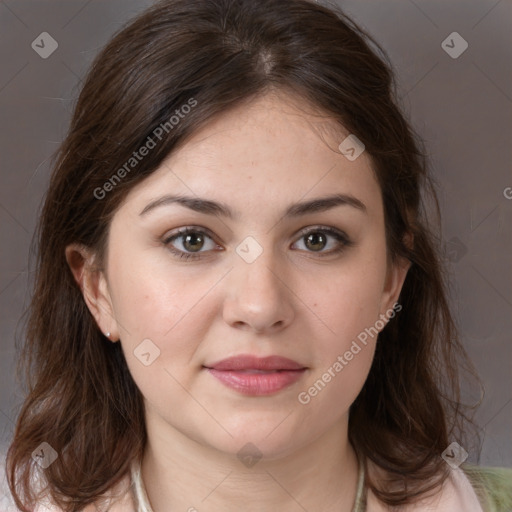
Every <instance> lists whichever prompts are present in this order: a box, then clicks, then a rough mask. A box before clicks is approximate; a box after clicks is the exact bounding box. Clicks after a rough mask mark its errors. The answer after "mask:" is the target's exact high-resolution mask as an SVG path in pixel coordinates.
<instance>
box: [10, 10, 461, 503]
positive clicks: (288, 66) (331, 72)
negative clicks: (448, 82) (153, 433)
mask: <svg viewBox="0 0 512 512" xmlns="http://www.w3.org/2000/svg"><path fill="white" fill-rule="evenodd" d="M372 45H373V46H374V49H372V48H371V46H372ZM379 52H380V54H381V55H380V56H379V55H378V53H379ZM271 89H276V90H285V91H288V92H289V93H294V94H296V95H298V96H299V97H300V98H302V99H304V100H305V101H306V102H308V103H309V104H311V105H313V106H314V107H315V108H316V109H317V111H319V112H321V113H325V114H326V115H328V116H329V117H330V118H332V119H334V120H335V121H337V122H338V123H339V126H340V127H343V128H344V129H346V130H348V131H349V132H350V133H353V134H355V135H356V136H357V137H358V138H359V139H360V140H361V141H363V143H364V144H365V148H366V151H367V153H368V154H369V155H370V157H371V159H372V163H373V168H374V171H375V173H376V176H377V178H378V181H379V183H380V187H381V190H382V197H383V203H384V209H385V223H386V235H387V240H388V250H389V253H390V255H391V256H392V257H393V258H397V257H399V256H401V257H406V258H408V259H409V260H410V261H411V262H412V266H411V268H410V270H409V272H408V275H407V278H406V281H405V284H404V286H403V289H402V292H401V296H400V299H399V302H400V303H401V304H402V306H403V309H402V311H401V312H400V314H398V315H397V316H396V318H394V319H393V320H392V321H390V322H389V324H388V325H387V326H386V327H385V328H384V330H383V331H382V333H381V334H380V336H379V343H378V344H377V349H376V353H375V357H374V361H373V365H372V368H371V370H370V373H369V376H368V379H367V381H366V383H365V384H364V387H363V389H362V391H361V393H360V394H359V396H358V397H357V399H356V400H355V402H354V403H353V404H352V406H351V408H350V420H349V438H350V441H351V442H352V444H353V445H354V447H355V448H356V450H358V451H360V452H361V453H362V454H363V455H364V456H366V457H368V458H369V459H370V460H372V461H373V462H374V463H375V464H376V465H378V466H379V467H380V468H382V469H383V470H385V472H386V473H387V478H386V481H384V480H382V479H380V480H377V479H373V480H372V477H371V476H370V475H368V478H367V485H368V486H369V487H370V488H371V489H372V491H373V492H374V493H375V494H376V496H377V497H378V498H379V499H380V500H382V501H383V502H384V503H387V504H392V505H399V504H405V503H410V502H412V501H414V500H416V499H417V498H419V497H420V496H423V495H425V493H428V492H429V491H433V490H435V489H437V488H438V486H439V485H440V484H441V483H442V482H443V480H444V479H445V477H446V475H447V470H446V467H447V466H446V464H445V463H444V461H443V459H442V458H441V457H440V454H441V452H442V451H443V450H444V449H445V448H446V447H447V445H448V444H449V438H450V437H451V436H455V435H458V436H462V435H463V428H462V419H463V418H465V416H464V415H462V414H461V411H460V408H461V405H460V393H459V382H458V360H459V357H460V361H466V359H465V357H466V356H465V353H464V350H463V348H462V346H461V344H460V343H459V341H458V339H457V332H456V329H455V326H454V321H453V319H452V316H451V314H450V311H449V308H448V304H447V298H446V297H447V295H446V291H445V279H444V277H443V274H442V271H441V268H442V266H441V260H440V256H439V249H438V244H437V240H436V238H435V237H434V236H433V234H432V233H431V230H430V229H429V227H428V225H427V223H426V220H425V219H426V215H425V206H424V200H423V199H422V193H423V192H425V193H426V192H430V193H431V194H433V195H431V196H432V197H433V198H434V205H437V200H436V198H435V192H434V191H433V190H432V187H431V178H430V177H429V175H428V172H427V168H428V163H427V157H426V156H425V152H424V150H423V148H422V147H421V141H420V140H419V137H418V136H417V135H416V134H415V133H414V131H413V129H412V128H411V126H410V125H409V124H408V122H407V121H406V119H405V118H404V116H403V115H402V113H401V112H400V109H399V107H398V100H397V99H396V85H395V83H394V74H393V69H392V66H391V64H390V63H389V59H388V58H387V57H386V54H385V52H384V51H383V50H382V49H381V48H380V46H379V45H378V44H377V43H376V42H375V41H374V40H373V39H372V38H371V37H370V36H369V35H368V34H366V33H365V32H364V31H363V30H362V29H361V28H360V27H359V26H358V25H357V24H356V23H354V22H353V21H352V20H351V19H349V18H348V17H347V16H346V15H345V14H344V13H343V12H342V11H341V10H339V9H334V8H332V9H331V8H327V7H324V6H322V5H319V4H315V3H313V2H309V1H307V0H258V1H254V0H215V1H213V0H166V1H163V2H160V3H157V4H156V5H154V6H152V7H151V8H149V9H148V10H147V11H145V12H143V13H142V14H141V15H140V16H138V17H137V18H136V19H135V20H134V21H133V22H132V23H130V24H129V25H128V26H127V27H126V28H124V29H123V30H121V31H120V32H119V33H118V34H117V35H116V36H115V37H114V38H113V39H112V40H111V41H110V42H109V43H108V44H107V46H106V47H105V48H104V49H103V51H102V52H101V53H100V54H99V55H98V56H97V58H96V60H95V62H94V63H93V66H92V68H91V70H90V72H89V74H88V76H87V79H86V81H85V83H84V86H83V89H82V91H81V94H80V96H79V99H78V102H77V105H76V108H75V111H74V114H73V117H72V121H71V126H70V129H69V134H68V135H67V137H66V139H65V140H64V142H63V144H62V145H61V148H60V150H59V153H58V155H57V159H56V161H55V166H54V170H53V173H52V176H51V182H50V185H49V190H48V194H47V197H46V200H45V203H44V207H43V210H42V215H41V219H40V224H39V229H38V233H37V235H38V238H37V241H38V263H37V272H36V280H35V289H34V293H33V299H32V303H31V306H30V310H29V319H28V324H27V333H26V343H25V346H24V351H23V354H22V355H23V357H22V358H21V360H20V361H21V364H22V368H23V369H24V370H25V372H26V378H27V383H28V395H27V398H26V400H25V402H24V404H23V407H22V409H21V412H20V414H19V417H18V420H17V426H16V430H15V435H14V439H13V441H12V444H11V446H10V449H9V452H8V458H7V467H8V473H7V474H8V480H9V485H10V488H11V491H12V493H13V495H14V497H15V500H16V503H17V505H18V507H20V508H21V509H22V510H27V508H26V507H30V506H32V505H33V504H34V503H35V502H37V500H38V499H39V497H38V496H37V493H36V491H35V490H34V488H33V487H31V476H32V475H33V472H34V471H35V470H38V468H37V465H35V463H34V462H33V460H32V457H31V454H32V452H33V451H34V450H35V449H36V448H37V447H38V446H39V445H40V444H41V443H42V442H47V443H48V444H49V445H50V446H52V448H53V449H55V450H56V451H57V453H58V455H59V457H58V458H57V460H56V461H55V462H54V463H53V464H51V465H50V466H49V467H48V468H47V469H45V470H44V478H45V480H46V482H47V483H48V492H49V495H50V496H51V498H52V500H53V501H54V502H55V503H56V504H57V505H59V506H60V507H61V508H63V509H64V510H66V511H78V510H81V509H82V508H83V507H84V506H86V505H87V504H89V503H92V502H94V501H95V500H97V499H98V498H99V497H100V495H102V494H103V493H105V492H106V491H107V490H108V489H109V488H111V487H112V486H113V485H114V484H116V483H117V482H119V481H120V480H121V479H122V477H123V476H125V475H126V474H127V472H128V471H129V467H130V464H131V463H132V461H133V460H134V458H136V457H141V455H142V453H143V450H144V446H145V441H146V432H145V425H144V407H143V401H142V396H141V394H140V392H139V390H138V388H137V386H136V385H135V383H134V381H133V379H132V377H131V375H130V373H129V371H128V368H127V365H126V362H125V359H124V356H123V353H122V350H121V346H120V344H119V343H115V344H112V343H109V342H108V341H107V340H106V339H105V337H104V336H103V334H102V333H101V332H100V331H99V329H98V327H97V325H96V322H95V321H94V318H93V316H92V315H91V313H90V312H89V310H88V308H87V306H86V303H85V301H84V299H83V296H82V293H81V290H80V288H79V286H78V285H77V283H76V282H75V280H74V278H73V275H72V273H71V271H70V269H69V267H68V264H67V262H66V259H65V248H66V246H68V245H70V244H72V243H78V244H82V245H84V246H86V247H89V248H91V249H92V250H93V251H95V252H96V253H97V255H98V256H99V261H100V263H101V261H102V257H103V256H104V251H105V249H106V240H107V235H108V228H109V223H110V221H111V219H112V217H113V215H114V214H115V212H116V209H117V208H118V207H119V205H120V204H121V203H122V201H123V199H124V197H125V196H126V194H127V193H128V192H129V191H130V190H131V189H132V188H133V187H134V186H135V185H136V184H138V183H140V182H141V181H142V180H144V179H145V178H146V177H147V176H148V175H150V174H151V173H152V172H153V171H154V170H155V169H156V168H158V166H159V165H160V164H161V163H162V161H163V160H164V158H166V157H167V156H168V155H169V154H170V153H171V152H172V151H173V150H174V149H175V148H177V147H178V144H183V143H184V142H185V141H186V140H187V137H189V136H190V135H191V134H193V133H194V132H196V131H197V130H198V129H199V128H200V127H201V126H203V125H205V123H207V122H208V121H210V120H212V119H213V118H214V117H215V116H216V115H220V114H222V113H224V112H226V110H227V109H230V108H233V107H235V106H237V105H240V103H241V102H242V101H249V100H251V99H254V98H256V97H257V96H259V95H261V94H264V93H265V92H267V91H269V90H271ZM191 99H192V100H193V101H195V102H196V104H195V106H194V108H192V109H190V111H189V112H188V113H187V115H186V116H183V118H182V119H180V121H179V123H177V124H175V125H173V126H172V129H171V128H169V126H170V125H169V118H170V117H171V116H172V115H173V114H174V113H175V112H176V109H179V108H180V107H181V106H182V105H185V104H187V103H188V104H190V101H191ZM165 123H168V124H167V125H165ZM163 125H165V126H167V127H168V128H169V129H168V130H166V133H165V137H162V138H161V140H159V141H158V143H157V144H156V146H155V147H154V148H153V149H152V150H151V151H150V152H149V153H148V154H147V156H145V157H144V158H143V159H141V160H140V161H138V162H137V164H136V165H135V166H133V168H132V167H130V168H129V170H127V171H126V172H125V173H121V174H122V179H119V180H117V179H116V180H113V175H114V173H116V170H119V169H121V168H123V166H125V165H126V162H127V161H129V160H130V158H132V156H133V152H134V151H137V150H138V149H139V148H140V147H141V146H142V145H143V144H144V143H145V142H146V141H147V140H148V137H151V136H152V134H154V130H155V128H157V127H159V126H160V127H162V126H163ZM124 168H125V170H126V169H127V168H126V167H124ZM118 176H120V174H119V172H118ZM109 180H110V181H109ZM107 182H108V183H110V184H111V186H108V185H107V187H105V184H106V183H107ZM107 189H108V193H103V192H98V191H101V190H103V191H105V190H107ZM99 196H101V197H99ZM407 232H409V233H411V234H412V235H413V239H414V244H413V247H408V246H407V245H406V244H405V243H404V235H405V234H406V233H407ZM455 439H457V440H459V441H460V442H462V441H461V437H455Z"/></svg>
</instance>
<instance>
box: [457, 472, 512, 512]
mask: <svg viewBox="0 0 512 512" xmlns="http://www.w3.org/2000/svg"><path fill="white" fill-rule="evenodd" d="M463 470H464V473H465V474H466V476H467V478H468V480H469V481H470V482H471V485H472V486H473V488H474V490H475V492H476V493H477V495H478V496H479V498H480V500H481V501H482V503H483V504H484V507H485V508H484V510H485V512H501V511H502V510H512V469H509V468H493V467H479V466H472V465H467V466H464V467H463Z"/></svg>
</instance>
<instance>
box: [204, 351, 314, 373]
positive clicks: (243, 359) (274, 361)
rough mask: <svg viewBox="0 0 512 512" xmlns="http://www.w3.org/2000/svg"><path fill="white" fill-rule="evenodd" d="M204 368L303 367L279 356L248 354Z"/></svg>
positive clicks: (278, 368) (270, 368) (263, 368)
mask: <svg viewBox="0 0 512 512" xmlns="http://www.w3.org/2000/svg"><path fill="white" fill-rule="evenodd" d="M205 367H206V368H213V369H215V370H224V371H227V370H269V371H271V370H302V369H304V368H305V366H303V365H301V364H299V363H297V362H296V361H293V360H292V359H288V358H286V357H281V356H268V357H257V356H253V355H248V354H241V355H238V356H233V357H228V358H227V359H222V360H221V361H217V362H215V363H212V364H208V365H205Z"/></svg>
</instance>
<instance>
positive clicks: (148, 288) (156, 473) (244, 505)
mask: <svg viewBox="0 0 512 512" xmlns="http://www.w3.org/2000/svg"><path fill="white" fill-rule="evenodd" d="M347 135H348V133H342V132H341V131H340V127H339V125H337V124H334V122H333V121H332V120H330V119H326V117H325V116H320V115H319V114H318V109H316V111H312V109H311V108H308V106H307V105H306V104H305V103H304V102H300V100H297V101H293V100H292V97H291V96H284V95H283V94H280V93H275V92H274V93H267V94H266V95H265V96H262V97H260V98H259V99H257V100H253V101H252V102H250V103H248V104H246V105H243V106H241V107H239V108H237V109H236V110H233V111H230V112H227V113H225V114H223V115H222V116H220V117H218V118H216V119H215V120H214V121H211V122H210V123H208V124H207V125H206V126H205V127H203V128H202V129H201V130H199V131H198V132H196V133H195V134H194V136H193V137H192V138H191V139H189V140H188V141H187V142H186V143H185V144H184V145H183V146H181V147H180V148H179V149H178V150H177V151H175V152H173V154H171V155H170V156H169V157H168V158H167V160H166V161H165V162H164V163H163V165H162V166H161V167H160V168H159V169H158V170H157V171H156V172H154V173H153V174H152V175H151V176H149V177H148V178H147V179H145V180H144V181H143V182H142V183H140V184H139V185H137V186H136V187H134V188H133V189H132V190H131V191H130V193H129V195H128V197H127V198H126V200H125V201H124V203H123V204H122V205H121V206H120V208H119V210H118V211H117V213H116V214H115V216H114V218H113V220H112V224H111V228H110V233H109V239H108V256H107V261H106V262H105V265H104V267H103V268H104V271H103V272H100V273H95V272H93V271H92V270H91V268H92V266H93V264H94V255H93V254H90V253H88V252H87V251H86V250H84V249H83V248H80V247H76V246H70V247H68V249H67V257H68V262H69V263H70V265H71V267H72V270H73V272H74V273H75V276H76V279H77V281H78V282H79V283H80V285H81V287H82V290H83V292H84V297H85V300H86V302H87V304H88V306H89V308H90V310H91V313H92V314H93V315H94V317H95V318H96V321H97V323H98V326H99V327H100V329H101V330H102V331H103V332H110V333H111V336H110V339H111V340H112V341H118V340H120V342H121V344H122V347H123V351H124V353H125V356H126V360H127V363H128V366H129V369H130V372H131V374H132V376H133V378H134V380H135V382H136V383H137V385H138V387H139V388H140V390H141V392H142V394H143V396H144V400H145V406H146V424H147V431H148V445H147V449H146V452H145V455H144V459H143V463H142V475H143V480H144V483H145V486H146V489H147V493H148V496H149V499H150V502H151V504H152V507H153V509H154V511H155V512H160V511H162V512H163V511H166V510H183V511H186V510H190V511H192V510H194V509H193V508H191V507H195V509H197V510H198V511H200V512H203V511H218V510H226V511H239V510H246V511H249V512H253V511H254V512H255V511H260V510H280V511H282V512H297V511H300V510H303V508H302V507H304V508H305V509H307V510H317V511H327V510H351V507H352V506H353V502H354V499H355V491H356V482H357V471H358V462H357V458H356V456H355V452H354V450H353V448H352V446H351V445H350V443H349V442H348V437H347V427H348V410H349V407H350V405H351V404H352V402H353V401H354V400H355V398H356V397H357V395H358V393H359V392H360V390H361V388H362V386H363V384H364V382H365V380H366V377H367V375H368V372H369V369H370V365H371V362H372V358H373V354H374V349H375V343H376V337H375V338H373V339H372V338H369V341H368V344H367V345H366V346H365V347H364V348H363V349H362V350H361V351H360V352H359V353H358V354H357V355H355V356H354V358H353V359H352V360H351V361H350V362H349V363H348V364H347V365H346V366H345V367H344V368H343V370H342V371H341V372H339V373H336V377H334V378H332V379H331V381H330V382H329V383H328V384H327V385H326V386H325V388H324V389H323V390H322V391H321V392H320V393H318V394H317V396H315V397H312V398H311V401H310V402H309V403H308V404H306V405H304V404H301V403H300V402H299V400H298V398H297V396H298V394H299V393H300V392H301V391H307V390H308V388H309V387H310V386H312V385H313V383H314V382H315V381H317V380H318V379H319V378H321V376H322V374H323V373H324V372H325V371H327V369H328V368H329V367H332V365H333V364H334V362H335V361H336V360H337V357H338V356H339V355H343V354H344V353H345V352H346V351H347V350H349V348H350V346H351V343H352V341H353V340H354V339H356V337H357V335H358V334H359V333H361V332H362V331H364V329H365V328H368V327H371V326H374V325H375V322H376V321H377V320H378V319H379V317H380V315H382V314H385V313H386V311H388V310H390V309H391V308H392V307H393V305H394V303H395V302H396V301H397V299H398V296H399V293H400V289H401V287H402V284H403V282H404V279H405V276H406V273H407V269H408V265H407V264H406V263H405V262H403V261H401V262H398V263H397V264H396V265H391V264H390V263H389V261H388V259H387V253H386V240H385V229H384V213H383V204H382V197H381V192H380V188H379V185H378V183H377V181H376V178H375V176H374V173H373V171H372V169H371V160H370V157H369V155H368V154H367V153H366V152H363V153H362V154H361V155H360V156H359V157H358V158H357V159H356V160H354V161H349V160H348V159H347V158H345V156H343V155H342V154H341V153H340V151H339V150H338V149H337V147H338V145H339V143H340V142H341V141H342V140H343V139H344V138H345V137H346V136H347ZM333 193H340V194H347V195H351V196H353V197H355V198H357V199H358V200H359V201H361V202H362V203H363V204H364V205H365V208H366V211H363V210H361V209H358V208H355V207H353V206H350V205H342V206H336V207H334V208H331V209H329V210H326V211H320V212H314V213H309V214H307V215H304V216H301V217H296V218H290V219H285V218H283V212H284V210H285V208H286V207H288V206H289V205H290V204H292V203H297V202H302V201H307V200H311V199H313V198H320V197H324V196H328V195H332V194H333ZM165 194H184V195H190V196H198V197H201V198H207V199H210V200H214V201H218V202H222V203H225V204H226V205H229V206H230V207H231V208H232V209H233V210H235V211H236V212H237V213H238V215H239V216H238V217H237V218H235V219H227V218H221V217H216V216H214V215H206V214H204V213H198V212H194V211H192V210H190V209H188V208H185V207H184V206H181V205H178V204H170V205H165V206H159V207H155V208H153V209H152V210H151V211H148V212H147V213H145V214H143V215H141V211H142V210H144V208H146V207H147V205H148V204H149V203H151V202H152V201H155V200H156V199H159V198H160V197H162V196H164V195H165ZM186 226H194V227H196V228H202V229H207V230H209V231H210V232H211V235H209V236H211V238H208V237H206V238H205V239H204V245H203V246H202V247H201V242H200V241H199V242H197V240H193V241H192V249H191V248H190V245H188V246H185V245H184V244H185V240H184V237H181V238H176V239H174V241H173V242H172V243H169V244H168V245H167V246H166V245H165V243H164V242H163V240H164V239H166V238H168V237H169V236H170V235H172V234H173V233H175V232H176V230H177V229H178V228H182V227H186ZM325 227H332V228H334V229H338V230H341V231H343V232H344V233H346V235H347V236H348V238H349V239H350V241H351V245H349V246H346V247H344V248H343V250H342V251H341V252H340V253H337V254H333V253H331V254H330V255H329V254H328V253H329V252H330V251H331V250H333V249H335V248H336V247H339V246H340V243H339V242H337V241H336V239H335V238H334V237H333V236H332V235H328V234H327V235H326V236H327V238H325V242H322V240H320V242H318V241H317V242H313V243H309V244H308V242H307V237H305V235H306V234H307V233H302V234H301V230H303V229H304V228H310V229H308V230H307V231H308V232H313V233H318V229H320V228H325ZM248 236H250V237H253V238H254V239H255V240H256V241H257V242H258V244H259V245H260V246H261V247H262V249H263V252H262V254H260V255H259V257H257V258H256V260H255V261H254V262H252V263H250V264H249V263H247V262H246V261H245V260H244V259H243V258H242V257H240V256H239V254H237V252H236V248H237V246H239V245H240V244H241V242H242V241H244V239H245V238H246V237H248ZM315 243H316V244H317V245H315ZM322 243H323V245H322ZM171 244H172V245H171ZM169 246H172V247H174V248H175V249H177V250H181V251H184V252H186V249H187V248H188V252H192V251H193V249H194V248H195V249H196V250H199V251H200V252H199V254H200V256H201V258H200V259H190V260H185V259H180V258H179V257H177V256H174V255H173V254H172V253H171V252H170V250H169ZM216 249H217V250H216ZM195 254H197V253H195ZM322 254H324V255H325V256H323V257H322ZM148 338H149V339H150V340H152V342H153V343H154V344H155V345H156V346H158V348H159V350H160V355H159V357H157V358H156V359H155V360H154V362H153V363H152V364H151V365H150V366H145V365H143V364H142V363H141V362H140V360H139V359H137V357H135V355H134V350H135V349H136V347H137V346H138V345H139V344H140V343H141V341H142V340H144V339H148ZM242 353H243V354H255V355H258V356H262V357H263V356H267V355H274V354H277V355H281V356H285V357H288V358H290V359H293V360H295V361H298V362H299V363H301V364H302V365H304V366H307V367H308V370H307V371H306V372H305V374H304V375H303V377H302V378H301V379H300V380H299V381H298V382H296V383H295V384H293V385H292V386H290V387H288V388H285V389H284V390H282V391H279V392H277V393H274V394H272V395H269V396H263V397H248V396H246V395H242V394H240V393H238V392H236V391H234V390H232V389H229V388H227V387H225V386H224V385H223V384H222V383H221V382H219V381H218V380H217V379H215V378H214V377H212V376H211V375H210V374H209V373H208V372H207V371H205V370H204V369H203V365H206V364H208V363H212V362H214V361H218V360H220V359H224V358H227V357H230V356H233V355H236V354H242ZM248 442H250V443H253V444H254V445H255V446H256V447H257V448H258V450H259V451H260V452H261V454H262V455H263V457H262V459H260V460H259V461H258V462H257V463H256V464H255V465H254V466H252V467H246V466H244V465H243V464H242V463H241V462H240V460H239V459H238V458H237V452H238V451H239V450H240V449H241V448H242V447H243V446H244V445H245V444H246V443H248ZM248 497H250V498H251V499H250V500H248V499H247V498H248Z"/></svg>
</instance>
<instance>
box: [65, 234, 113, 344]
mask: <svg viewBox="0 0 512 512" xmlns="http://www.w3.org/2000/svg"><path fill="white" fill-rule="evenodd" d="M65 253H66V261H67V263H68V265H69V268H70V269H71V272H72V273H73V276H74V278H75V281H76V282H77V283H78V286H79V287H80V290H81V291H82V295H83V297H84V300H85V303H86V304H87V307H88V308H89V311H90V312H91V314H92V316H93V317H94V319H95V320H96V324H97V325H98V327H99V328H100V330H101V332H102V333H103V334H104V335H105V336H107V335H108V334H110V335H109V336H108V338H109V339H110V340H111V341H117V340H118V339H119V329H118V325H117V322H116V319H115V316H114V308H113V307H112V299H111V296H110V292H109V289H108V283H107V279H106V277H105V273H104V271H103V270H102V269H100V268H98V267H97V266H96V256H95V254H94V253H93V252H92V251H91V250H90V249H89V248H88V247H85V246H83V245H79V244H72V245H69V246H67V247H66V252H65Z"/></svg>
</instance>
